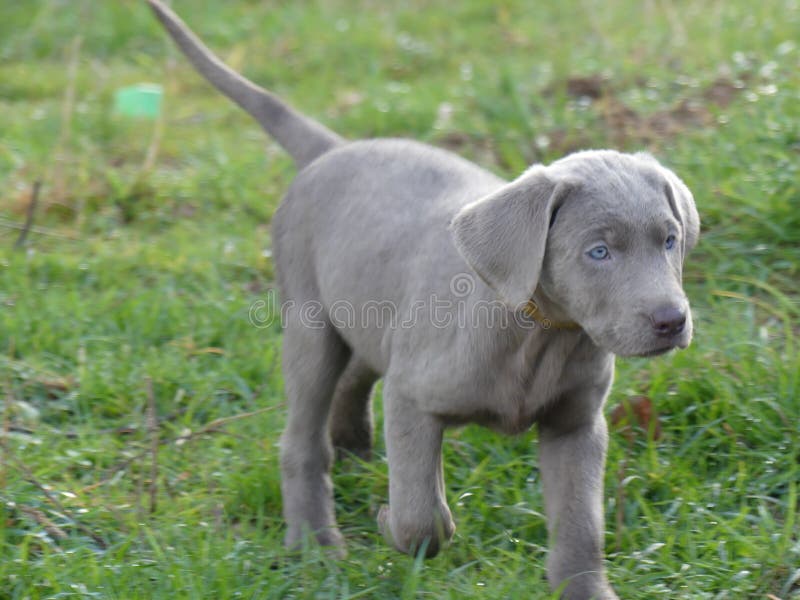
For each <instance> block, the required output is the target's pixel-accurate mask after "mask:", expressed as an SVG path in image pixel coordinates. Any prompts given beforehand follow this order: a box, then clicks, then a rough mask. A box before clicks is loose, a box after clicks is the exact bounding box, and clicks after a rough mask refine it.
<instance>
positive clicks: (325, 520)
mask: <svg viewBox="0 0 800 600" xmlns="http://www.w3.org/2000/svg"><path fill="white" fill-rule="evenodd" d="M287 321H288V322H287V327H286V330H285V332H284V338H283V377H284V383H285V387H286V395H287V399H288V405H289V407H288V408H289V411H288V418H287V423H286V428H285V429H284V432H283V435H282V437H281V491H282V494H283V514H284V518H285V519H286V523H287V525H288V530H287V532H286V538H285V543H286V545H287V547H290V548H296V547H297V546H298V545H299V544H300V543H301V542H302V540H303V536H304V535H305V534H306V533H307V532H308V533H313V534H314V536H315V537H316V539H317V541H318V542H319V543H320V544H322V545H326V546H343V545H344V541H343V539H342V535H341V533H340V532H339V529H338V528H337V527H336V518H335V516H334V507H333V484H332V482H331V477H330V469H331V462H332V456H333V451H332V448H331V441H330V436H329V433H328V416H329V414H330V407H331V400H332V398H333V390H334V388H335V386H336V382H337V380H338V379H339V377H340V375H341V373H342V371H343V370H344V368H345V365H346V364H347V361H348V359H349V354H350V351H349V349H348V348H347V346H346V345H345V344H344V342H343V341H342V340H341V338H340V337H339V336H338V334H337V333H336V331H335V330H334V328H333V327H332V326H331V324H330V323H325V325H324V327H321V328H310V327H307V326H306V325H304V324H303V323H301V322H300V320H299V318H298V319H296V320H295V319H293V318H292V315H290V316H289V319H288V320H287Z"/></svg>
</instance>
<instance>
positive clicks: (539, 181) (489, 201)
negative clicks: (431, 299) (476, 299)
mask: <svg viewBox="0 0 800 600" xmlns="http://www.w3.org/2000/svg"><path fill="white" fill-rule="evenodd" d="M569 189H570V186H569V185H568V184H566V183H564V182H557V181H553V180H551V179H550V178H549V177H548V176H547V175H546V174H545V167H534V168H533V169H529V170H528V171H526V172H525V173H523V174H522V176H520V177H519V178H518V179H516V180H514V181H512V182H511V183H509V184H508V185H506V186H504V187H502V188H501V189H499V190H498V191H496V192H495V193H493V194H491V195H489V196H486V197H485V198H482V199H480V200H478V201H476V202H473V203H472V204H468V205H467V206H465V207H464V208H462V209H461V210H460V211H459V212H458V214H456V216H455V218H454V219H453V221H452V223H451V224H450V229H451V232H452V235H453V239H454V241H455V245H456V248H457V249H458V251H459V252H460V253H461V255H462V256H463V257H464V259H465V260H466V261H467V264H468V265H469V266H470V267H472V269H474V270H475V272H476V273H477V274H478V275H479V276H480V278H481V279H483V280H484V281H485V282H486V283H487V284H488V285H489V286H490V287H491V288H492V289H494V290H495V291H497V293H498V294H499V295H500V297H501V298H502V299H503V300H504V301H505V302H506V303H507V304H509V305H511V306H512V307H518V306H520V305H521V304H524V303H526V302H527V301H528V300H530V299H531V296H533V292H534V290H535V289H536V285H537V283H538V282H539V273H540V271H541V269H542V261H543V260H544V252H545V246H546V244H547V231H548V228H549V225H550V217H551V215H552V214H553V210H554V209H555V208H556V207H557V205H558V204H559V202H560V200H561V199H562V198H563V197H564V196H566V194H567V193H568V192H569Z"/></svg>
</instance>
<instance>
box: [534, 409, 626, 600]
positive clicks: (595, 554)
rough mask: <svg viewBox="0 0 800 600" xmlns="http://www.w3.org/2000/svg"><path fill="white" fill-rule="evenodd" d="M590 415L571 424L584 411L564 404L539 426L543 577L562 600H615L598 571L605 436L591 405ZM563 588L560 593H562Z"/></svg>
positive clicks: (600, 568)
mask: <svg viewBox="0 0 800 600" xmlns="http://www.w3.org/2000/svg"><path fill="white" fill-rule="evenodd" d="M594 404H595V406H596V409H593V410H592V411H591V412H592V413H593V414H591V415H586V416H585V417H584V418H582V419H580V420H578V421H576V420H575V416H576V413H577V414H580V413H581V411H582V410H586V409H587V408H588V407H587V406H586V405H585V404H583V405H581V404H580V403H578V402H576V399H571V400H564V401H563V403H562V405H561V406H560V407H557V408H556V409H555V410H554V411H553V413H552V414H550V415H548V418H547V419H544V420H542V421H541V422H540V423H539V442H540V463H541V464H540V466H541V472H542V480H543V483H544V494H545V510H546V513H547V528H548V531H549V535H550V551H549V557H548V561H547V577H548V580H549V581H550V585H551V587H552V588H553V589H554V590H556V589H562V590H563V591H562V598H564V599H568V600H590V599H594V600H618V596H617V595H616V594H615V593H614V591H613V590H612V589H611V586H610V585H609V584H608V581H607V580H606V575H605V569H604V567H603V536H604V519H603V474H604V469H605V458H606V448H607V446H608V430H607V426H606V421H605V417H604V416H603V414H602V411H601V410H600V405H601V404H602V403H594ZM562 586H563V587H562Z"/></svg>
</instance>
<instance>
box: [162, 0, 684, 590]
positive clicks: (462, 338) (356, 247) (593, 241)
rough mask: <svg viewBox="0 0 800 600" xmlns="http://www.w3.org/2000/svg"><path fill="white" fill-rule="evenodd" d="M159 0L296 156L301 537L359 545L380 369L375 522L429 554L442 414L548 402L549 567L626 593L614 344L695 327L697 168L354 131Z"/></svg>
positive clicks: (679, 336)
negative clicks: (615, 518) (216, 51)
mask: <svg viewBox="0 0 800 600" xmlns="http://www.w3.org/2000/svg"><path fill="white" fill-rule="evenodd" d="M149 2H150V5H151V6H152V8H153V9H154V11H155V13H156V15H157V16H158V18H159V19H160V20H161V22H162V23H163V24H164V26H165V27H166V29H167V31H169V33H170V35H171V36H172V37H173V38H174V40H175V41H176V42H177V44H178V46H180V48H181V49H182V51H183V52H184V53H185V54H186V56H187V57H188V58H189V60H190V61H191V62H192V63H193V65H194V66H195V68H196V69H197V70H198V71H199V72H200V73H201V74H202V75H203V76H204V77H206V78H207V79H208V80H209V81H210V82H211V83H212V84H213V85H215V86H216V87H217V88H218V89H219V90H220V91H222V92H223V93H224V94H226V95H227V96H228V97H230V98H231V99H232V100H233V101H235V102H236V103H238V104H239V105H240V106H241V107H242V108H244V109H245V110H246V111H248V112H249V113H250V114H251V115H252V116H253V117H255V118H256V119H257V120H258V122H259V123H260V124H261V125H262V126H263V127H264V129H265V130H266V131H267V132H268V133H269V134H270V135H272V136H273V137H274V138H275V139H276V140H277V141H278V142H279V143H280V144H281V145H282V146H283V147H284V148H285V149H286V150H287V151H288V152H289V154H290V155H291V156H292V157H293V158H294V160H295V162H296V164H297V168H298V171H299V172H298V174H297V177H296V179H295V180H294V182H293V183H292V185H291V187H290V189H289V191H288V193H287V194H286V197H285V198H284V200H283V202H282V204H281V206H280V208H279V209H278V210H277V212H276V214H275V216H274V219H273V244H274V256H275V262H276V265H277V270H278V271H277V272H278V281H279V285H280V291H281V293H282V299H283V302H284V312H285V315H284V319H285V333H284V339H283V374H284V378H285V385H286V393H287V396H288V400H289V415H288V422H287V424H286V429H285V432H284V434H283V438H282V443H281V470H282V491H283V501H284V514H285V517H286V521H287V523H288V531H287V533H286V544H287V545H288V546H290V547H293V546H296V545H297V544H298V543H300V542H301V540H302V538H303V536H304V534H306V533H307V532H310V533H313V535H315V536H316V539H317V540H318V541H319V542H320V543H322V544H328V545H335V546H340V547H341V546H342V545H343V539H342V536H341V534H340V532H339V530H338V529H337V527H336V521H335V517H334V510H333V498H332V485H331V478H330V468H331V461H332V457H333V446H337V447H340V448H343V449H345V450H349V451H352V452H355V453H357V454H361V455H368V453H369V450H370V447H371V437H372V422H371V412H370V404H369V395H370V391H371V388H372V386H373V384H374V382H375V381H376V380H377V379H378V378H383V381H384V387H383V400H384V412H385V436H386V449H387V454H388V462H389V504H388V506H387V507H384V508H383V509H382V510H381V511H380V513H379V517H378V521H379V525H380V527H381V529H382V530H383V532H384V534H385V536H386V538H387V539H388V540H389V541H390V542H391V543H392V544H393V545H394V546H396V547H397V548H398V549H399V550H401V551H404V552H419V551H424V552H425V553H426V554H427V555H428V556H433V555H434V554H436V553H437V552H438V550H439V549H440V548H441V546H442V545H443V543H445V542H446V541H447V540H448V539H449V538H450V537H451V536H452V535H453V531H454V525H453V518H452V516H451V514H450V510H449V508H448V506H447V502H446V499H445V488H444V479H443V476H442V455H441V452H442V434H443V432H444V429H445V428H446V427H448V426H452V425H458V424H463V423H466V422H479V423H482V424H485V425H488V426H491V427H493V428H495V429H498V430H500V431H503V432H507V433H517V432H522V431H525V430H526V429H528V428H529V427H530V426H531V425H532V424H534V423H536V424H537V425H538V429H539V443H540V462H541V465H540V466H541V473H542V479H543V483H544V492H545V505H546V512H547V519H548V528H549V532H550V538H551V540H550V542H551V550H550V553H549V558H548V577H549V580H550V584H551V586H552V587H553V588H558V587H559V586H564V587H563V590H564V591H563V596H564V597H565V598H572V599H581V600H583V599H588V598H598V599H600V598H603V599H607V598H616V597H617V596H616V594H615V593H614V592H613V590H612V589H611V587H610V586H609V584H608V582H607V580H606V577H605V573H604V568H603V552H602V550H603V535H604V525H603V501H602V494H603V471H604V462H605V453H606V445H607V431H606V422H605V419H604V416H603V412H602V411H603V403H604V400H605V398H606V395H607V394H608V391H609V387H610V385H611V380H612V378H613V373H614V355H622V356H651V355H656V354H661V353H664V352H667V351H669V350H671V349H673V348H676V347H681V348H684V347H686V346H687V345H688V344H689V341H690V339H691V336H692V321H691V317H690V312H689V305H688V302H687V300H686V296H685V295H684V292H683V290H682V288H681V269H682V263H683V259H684V257H685V256H686V254H687V252H688V251H689V250H690V249H691V248H692V247H693V246H694V245H695V243H696V242H697V237H698V232H699V218H698V215H697V211H696V209H695V205H694V201H693V199H692V195H691V193H690V192H689V190H688V189H687V188H686V186H685V185H684V184H683V183H682V182H681V180H680V179H678V177H677V176H676V175H675V174H674V173H673V172H672V171H670V170H668V169H666V168H664V167H663V166H661V165H660V164H659V163H658V162H657V161H656V160H655V159H654V158H652V157H651V156H648V155H647V154H634V155H630V154H620V153H617V152H613V151H608V150H600V151H587V152H579V153H576V154H573V155H570V156H567V157H566V158H563V159H561V160H559V161H557V162H555V163H553V164H551V165H549V166H543V165H536V166H533V167H531V168H530V169H528V170H527V171H526V172H525V173H523V174H522V175H521V176H520V177H519V178H517V179H516V180H514V181H512V182H506V181H503V180H502V179H499V178H498V177H496V176H495V175H493V174H491V173H489V172H487V171H485V170H484V169H481V168H480V167H478V166H476V165H474V164H472V163H470V162H468V161H466V160H463V159H461V158H459V157H457V156H455V155H453V154H450V153H448V152H445V151H442V150H438V149H436V148H432V147H430V146H426V145H424V144H419V143H415V142H412V141H405V140H392V139H383V140H369V141H356V142H349V141H345V140H344V139H342V138H341V137H339V136H338V135H336V134H335V133H333V132H331V131H329V130H328V129H326V128H325V127H324V126H322V125H321V124H319V123H317V122H314V121H312V120H310V119H308V118H306V117H304V116H302V115H300V114H299V113H297V112H295V111H294V110H293V109H292V108H290V107H289V106H287V105H286V104H284V103H283V102H282V101H281V100H279V99H278V98H276V97H275V96H273V95H272V94H270V93H269V92H267V91H265V90H263V89H261V88H259V87H257V86H255V85H253V84H252V83H251V82H249V81H247V80H246V79H244V78H243V77H241V76H240V75H238V74H237V73H235V72H233V71H232V70H230V69H229V68H227V67H226V66H225V65H223V64H222V63H221V62H220V61H219V60H218V59H217V58H216V57H214V56H213V55H212V54H211V52H210V51H209V50H208V49H207V48H206V47H205V46H204V45H203V44H202V43H201V42H200V40H198V39H197V38H196V37H195V36H194V35H193V34H192V33H191V32H190V31H189V30H188V29H187V27H186V26H185V25H184V24H183V23H182V22H181V21H180V19H179V18H178V17H177V16H176V15H175V14H174V13H173V12H171V11H170V10H169V9H168V8H166V7H165V6H164V5H162V4H160V3H159V2H158V0H149ZM473 275H474V276H473Z"/></svg>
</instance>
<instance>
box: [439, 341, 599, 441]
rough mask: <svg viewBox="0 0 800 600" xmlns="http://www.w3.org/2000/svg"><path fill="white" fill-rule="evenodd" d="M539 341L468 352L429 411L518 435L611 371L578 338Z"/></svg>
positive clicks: (449, 419)
mask: <svg viewBox="0 0 800 600" xmlns="http://www.w3.org/2000/svg"><path fill="white" fill-rule="evenodd" d="M536 342H540V340H532V343H530V344H527V345H526V344H522V345H520V347H519V348H517V349H516V350H515V351H513V352H505V353H503V352H496V353H487V352H481V351H480V349H477V350H476V351H472V352H467V353H464V354H463V355H461V357H460V360H459V361H458V363H459V364H458V366H457V367H455V368H453V369H452V370H451V371H450V372H449V373H448V376H447V377H444V378H441V379H440V380H439V382H438V384H437V385H435V386H434V387H435V388H436V393H435V394H434V395H433V396H432V397H430V400H429V402H430V406H429V409H432V411H433V412H435V413H437V414H438V415H439V416H441V418H443V419H444V420H445V421H446V422H447V423H448V424H451V425H461V424H465V423H478V424H481V425H484V426H487V427H490V428H492V429H495V430H498V431H501V432H503V433H508V434H517V433H521V432H523V431H526V430H527V429H529V428H530V427H531V426H532V425H533V424H534V423H535V422H536V419H537V417H538V416H539V415H540V414H541V412H542V411H543V409H546V408H547V407H549V406H551V405H552V404H553V403H555V402H558V401H559V399H560V398H563V397H564V396H565V395H566V394H569V393H575V392H577V391H579V390H581V389H583V388H585V387H586V386H592V385H593V384H594V378H595V374H599V373H602V372H604V371H605V367H604V365H603V363H604V362H605V359H604V357H603V356H601V355H598V354H597V353H596V352H593V351H592V350H593V346H592V345H591V343H589V345H587V344H586V342H585V341H584V340H582V339H580V338H578V337H573V338H569V337H566V338H565V337H563V336H562V337H559V338H556V339H555V340H547V341H546V342H544V343H541V342H540V343H536ZM442 384H444V385H442Z"/></svg>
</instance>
